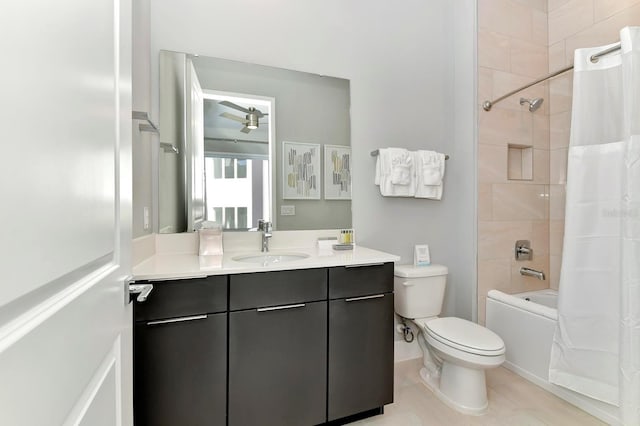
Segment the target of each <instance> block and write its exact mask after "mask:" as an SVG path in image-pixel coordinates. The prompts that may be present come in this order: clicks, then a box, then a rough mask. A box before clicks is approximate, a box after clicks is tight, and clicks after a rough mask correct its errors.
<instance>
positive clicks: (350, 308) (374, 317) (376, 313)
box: [327, 263, 393, 421]
mask: <svg viewBox="0 0 640 426" xmlns="http://www.w3.org/2000/svg"><path fill="white" fill-rule="evenodd" d="M329 297H330V298H331V299H332V300H330V301H329V355H328V357H329V363H328V368H329V370H328V401H327V406H328V420H329V421H332V420H336V419H340V418H343V417H346V416H350V415H352V414H355V413H360V412H363V411H368V410H373V409H376V408H381V407H383V406H384V405H386V404H389V403H391V402H393V264H392V263H387V264H383V265H371V266H362V267H352V268H345V267H341V268H332V269H330V270H329Z"/></svg>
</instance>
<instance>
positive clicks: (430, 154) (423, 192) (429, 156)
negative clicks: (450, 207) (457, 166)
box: [415, 150, 445, 200]
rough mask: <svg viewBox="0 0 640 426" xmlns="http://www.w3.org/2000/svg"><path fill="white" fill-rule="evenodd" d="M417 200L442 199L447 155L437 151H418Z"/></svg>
mask: <svg viewBox="0 0 640 426" xmlns="http://www.w3.org/2000/svg"><path fill="white" fill-rule="evenodd" d="M415 157H416V161H415V162H416V163H417V164H418V165H417V166H416V192H415V197H416V198H429V199H432V200H440V199H442V190H443V186H444V184H443V178H444V170H445V159H444V158H445V155H444V154H441V153H438V152H435V151H423V150H420V151H417V152H416V153H415Z"/></svg>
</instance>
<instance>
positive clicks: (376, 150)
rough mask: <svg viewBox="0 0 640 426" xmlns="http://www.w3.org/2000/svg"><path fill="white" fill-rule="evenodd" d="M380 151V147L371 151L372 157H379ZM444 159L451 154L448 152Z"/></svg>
mask: <svg viewBox="0 0 640 426" xmlns="http://www.w3.org/2000/svg"><path fill="white" fill-rule="evenodd" d="M379 153H380V150H379V149H374V150H373V151H371V156H372V157H377V156H378V154H379ZM444 159H445V160H448V159H449V155H448V154H447V155H445V156H444Z"/></svg>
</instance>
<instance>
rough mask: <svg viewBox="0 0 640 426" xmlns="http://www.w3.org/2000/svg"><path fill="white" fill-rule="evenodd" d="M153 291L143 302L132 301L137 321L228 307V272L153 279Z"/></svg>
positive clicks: (224, 309) (212, 311)
mask: <svg viewBox="0 0 640 426" xmlns="http://www.w3.org/2000/svg"><path fill="white" fill-rule="evenodd" d="M151 284H153V291H151V294H149V297H148V298H147V300H146V301H144V302H135V305H134V318H135V320H136V321H149V320H155V319H164V318H176V317H182V316H188V315H198V314H205V313H216V312H225V311H226V310H227V276H226V275H215V276H210V277H206V278H192V279H186V280H171V281H152V282H151Z"/></svg>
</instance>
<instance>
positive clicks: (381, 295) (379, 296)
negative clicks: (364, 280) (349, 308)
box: [344, 294, 384, 302]
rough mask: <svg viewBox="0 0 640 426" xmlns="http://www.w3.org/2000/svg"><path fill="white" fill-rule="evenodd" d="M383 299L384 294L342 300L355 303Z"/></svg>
mask: <svg viewBox="0 0 640 426" xmlns="http://www.w3.org/2000/svg"><path fill="white" fill-rule="evenodd" d="M381 297H384V294H374V295H373V296H362V297H352V298H350V299H344V301H345V302H357V301H358V300H369V299H380V298H381Z"/></svg>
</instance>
